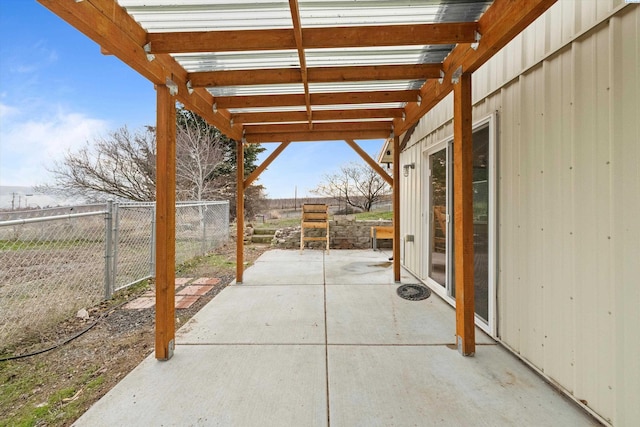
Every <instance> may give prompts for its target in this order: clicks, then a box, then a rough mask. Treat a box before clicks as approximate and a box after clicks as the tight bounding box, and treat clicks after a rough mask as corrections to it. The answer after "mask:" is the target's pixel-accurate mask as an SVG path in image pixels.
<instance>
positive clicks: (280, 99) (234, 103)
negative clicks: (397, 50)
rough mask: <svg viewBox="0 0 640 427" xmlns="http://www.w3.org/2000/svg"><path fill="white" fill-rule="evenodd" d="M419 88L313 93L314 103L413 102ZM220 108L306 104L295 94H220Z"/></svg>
mask: <svg viewBox="0 0 640 427" xmlns="http://www.w3.org/2000/svg"><path fill="white" fill-rule="evenodd" d="M418 94H419V91H417V90H389V91H377V92H336V93H312V94H311V104H312V105H333V104H369V103H373V104H374V103H386V102H411V101H415V100H416V99H418ZM216 101H217V103H218V107H219V108H225V109H228V108H253V107H287V106H296V105H300V106H304V105H305V96H304V95H303V94H294V95H247V96H219V97H217V98H216Z"/></svg>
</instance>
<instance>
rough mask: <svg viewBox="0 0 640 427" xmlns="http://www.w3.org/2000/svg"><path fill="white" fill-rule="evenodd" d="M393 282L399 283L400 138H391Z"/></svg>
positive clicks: (395, 136)
mask: <svg viewBox="0 0 640 427" xmlns="http://www.w3.org/2000/svg"><path fill="white" fill-rule="evenodd" d="M393 280H394V282H396V283H400V137H399V136H398V135H394V137H393Z"/></svg>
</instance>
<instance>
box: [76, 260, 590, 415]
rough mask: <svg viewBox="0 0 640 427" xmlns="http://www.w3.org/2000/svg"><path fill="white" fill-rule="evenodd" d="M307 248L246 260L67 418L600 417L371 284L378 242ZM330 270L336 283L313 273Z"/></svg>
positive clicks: (438, 308) (488, 344) (435, 308)
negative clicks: (170, 344) (166, 348)
mask: <svg viewBox="0 0 640 427" xmlns="http://www.w3.org/2000/svg"><path fill="white" fill-rule="evenodd" d="M307 254H311V252H305V255H303V256H300V254H299V252H298V251H273V252H268V253H267V254H265V258H264V259H263V258H259V259H258V261H257V262H256V263H255V264H254V265H253V266H252V267H250V268H249V269H248V270H247V271H246V272H245V277H248V278H250V282H251V283H255V285H246V284H238V285H234V286H228V287H226V288H225V289H224V290H223V291H222V292H220V294H219V295H217V296H216V297H215V298H214V299H212V300H211V302H209V303H208V304H207V305H206V306H205V307H203V308H202V309H201V310H200V312H199V313H198V314H196V316H194V317H193V318H192V319H191V321H189V322H187V324H185V325H184V326H183V327H182V328H181V329H180V330H179V331H178V333H177V336H176V343H177V346H176V350H175V355H174V357H173V358H172V359H171V360H170V361H167V362H158V361H156V360H155V359H154V356H153V355H151V356H150V357H149V358H147V359H146V360H145V361H144V362H143V363H142V364H141V365H140V366H138V367H137V368H136V369H135V370H133V371H132V372H131V373H130V374H129V375H128V376H127V377H125V378H124V379H123V380H122V381H121V382H120V383H119V384H118V385H117V386H116V387H115V388H114V389H112V390H111V391H110V392H109V393H107V394H106V395H105V396H104V397H103V398H102V399H101V400H100V401H99V402H97V403H96V404H95V405H94V406H93V407H91V408H90V409H89V411H88V412H87V413H86V414H84V415H83V416H82V417H81V418H80V419H79V420H78V421H77V422H76V424H75V425H76V426H105V425H108V426H121V425H123V426H138V425H144V426H146V425H163V426H242V427H265V426H278V427H280V426H341V427H342V426H344V427H351V426H367V427H369V426H385V427H386V426H431V425H445V426H467V425H474V426H475V425H480V426H492V427H493V426H513V425H518V426H520V425H525V426H551V425H553V426H556V425H561V426H585V425H586V426H588V425H598V424H597V422H596V421H595V420H593V419H592V418H590V416H589V415H588V414H587V413H586V412H583V411H582V410H581V409H580V408H579V407H578V406H577V405H575V404H574V403H573V402H571V401H569V400H568V399H566V398H564V397H563V396H561V395H560V394H559V393H557V392H556V391H555V390H554V389H553V388H552V387H551V386H550V385H548V384H546V383H545V382H544V381H543V380H542V378H541V377H539V376H538V375H537V374H535V373H534V372H533V371H532V370H531V369H529V367H527V366H526V365H525V364H524V363H522V362H520V361H519V360H518V359H516V357H515V356H513V355H512V354H511V353H509V352H508V351H506V350H505V349H504V348H503V347H501V346H500V345H498V344H496V343H495V342H494V341H493V340H492V339H491V338H490V337H488V336H487V335H485V334H484V333H483V332H481V331H480V330H479V329H476V337H477V342H478V343H480V345H478V346H477V348H476V354H475V357H462V356H461V355H460V354H459V353H458V352H457V350H456V347H455V345H454V342H455V336H454V335H455V310H454V309H453V308H452V307H450V306H449V305H448V304H447V303H446V302H445V301H443V300H442V299H440V298H439V297H438V296H437V295H431V297H430V298H428V299H426V300H423V301H407V300H404V299H402V298H400V297H399V296H397V294H396V289H397V287H398V285H397V284H384V283H385V280H386V279H384V280H380V279H377V281H375V280H374V281H373V282H374V283H377V284H371V281H372V280H371V278H372V277H374V276H376V275H379V276H385V277H386V276H390V275H391V274H390V272H389V273H388V272H387V271H386V270H380V269H376V268H375V266H374V267H368V270H367V268H365V267H364V265H363V264H371V263H374V264H375V263H378V262H382V261H384V260H385V258H384V257H385V254H384V253H379V252H373V251H337V250H336V251H332V252H331V254H330V255H322V257H319V255H318V254H321V252H320V251H318V252H315V253H313V255H311V256H310V257H306V255H307ZM314 257H315V258H314ZM318 257H319V258H318ZM311 258H313V260H311ZM265 259H266V260H269V261H266V260H265ZM381 260H382V261H381ZM358 263H359V264H358ZM349 265H357V266H358V268H344V266H349ZM337 272H340V273H341V280H342V283H343V285H342V286H329V285H328V284H329V280H327V281H326V283H325V282H324V280H323V279H322V278H323V277H324V275H325V273H331V274H333V275H334V278H338V274H337ZM283 277H284V278H285V279H286V280H283ZM293 279H295V280H293ZM287 281H291V282H295V283H291V284H286V282H287ZM408 281H409V282H410V283H417V282H418V281H417V280H416V279H415V278H413V277H410V278H409V280H408ZM283 282H284V283H283ZM318 282H319V284H315V285H314V284H310V283H318ZM334 283H336V282H334ZM325 319H326V327H325ZM483 343H484V345H483Z"/></svg>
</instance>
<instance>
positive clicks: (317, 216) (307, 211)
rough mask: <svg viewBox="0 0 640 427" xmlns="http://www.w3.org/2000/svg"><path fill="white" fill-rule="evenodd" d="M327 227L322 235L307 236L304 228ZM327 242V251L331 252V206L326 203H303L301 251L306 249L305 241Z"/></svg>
mask: <svg viewBox="0 0 640 427" xmlns="http://www.w3.org/2000/svg"><path fill="white" fill-rule="evenodd" d="M305 228H309V229H322V228H324V229H325V235H324V236H322V237H305V235H304V230H305ZM318 241H320V242H322V241H326V242H327V246H326V248H327V253H329V206H328V205H325V204H311V203H305V204H304V205H302V222H301V224H300V253H302V251H303V250H304V242H318Z"/></svg>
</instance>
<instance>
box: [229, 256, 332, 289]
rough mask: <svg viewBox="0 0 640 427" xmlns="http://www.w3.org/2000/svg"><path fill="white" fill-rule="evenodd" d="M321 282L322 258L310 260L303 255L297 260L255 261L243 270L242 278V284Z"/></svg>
mask: <svg viewBox="0 0 640 427" xmlns="http://www.w3.org/2000/svg"><path fill="white" fill-rule="evenodd" d="M267 253H268V252H267ZM323 284H324V271H323V262H322V259H320V260H317V261H315V260H313V261H312V260H307V259H306V258H304V257H302V258H299V259H298V261H271V262H262V261H261V262H256V263H255V264H254V265H253V266H251V268H249V269H247V270H246V271H245V272H244V277H243V280H242V285H243V286H255V285H258V286H261V285H323ZM238 286H239V285H238Z"/></svg>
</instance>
